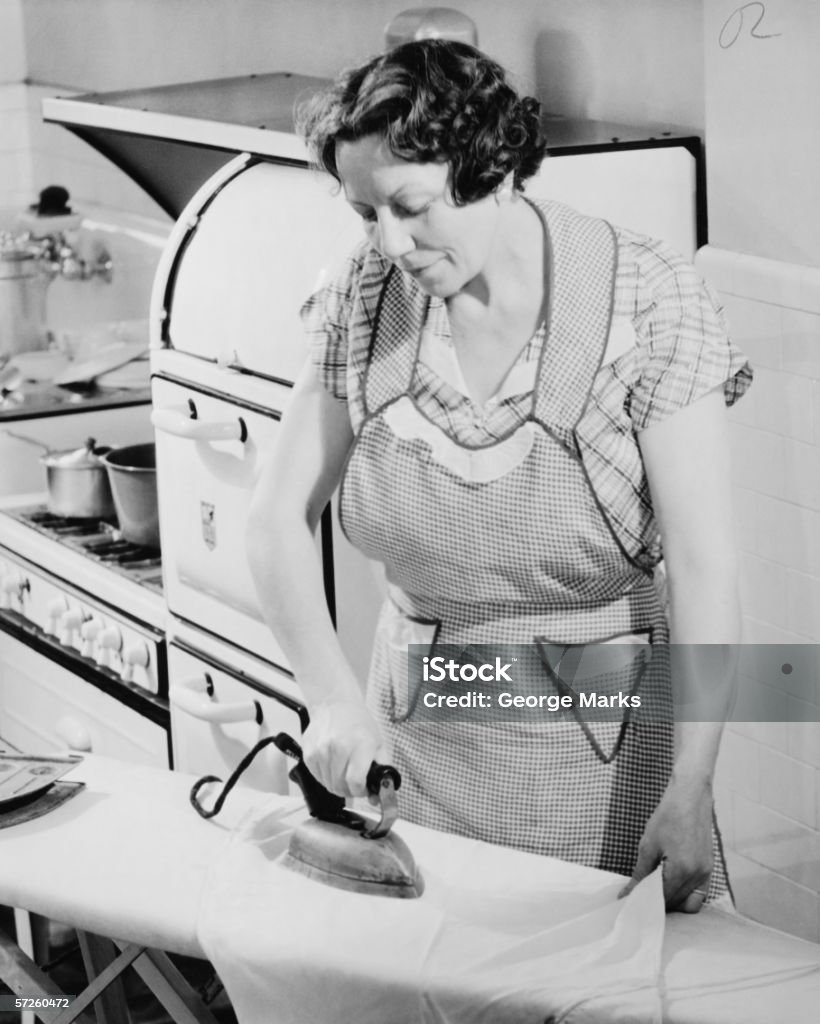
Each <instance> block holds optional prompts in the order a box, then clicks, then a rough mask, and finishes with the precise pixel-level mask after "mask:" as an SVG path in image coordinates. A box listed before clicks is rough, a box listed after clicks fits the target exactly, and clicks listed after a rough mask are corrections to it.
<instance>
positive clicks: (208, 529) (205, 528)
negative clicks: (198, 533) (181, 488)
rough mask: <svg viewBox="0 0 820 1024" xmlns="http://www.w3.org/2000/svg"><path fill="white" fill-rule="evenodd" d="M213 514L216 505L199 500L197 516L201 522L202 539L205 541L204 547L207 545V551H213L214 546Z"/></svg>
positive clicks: (214, 514) (214, 524) (214, 526)
mask: <svg viewBox="0 0 820 1024" xmlns="http://www.w3.org/2000/svg"><path fill="white" fill-rule="evenodd" d="M215 516H216V506H215V505H212V504H211V502H209V501H200V503H199V517H200V521H201V523H202V539H203V540H204V541H205V547H207V548H208V550H209V551H213V549H214V548H215V547H216V523H215V522H214V519H215Z"/></svg>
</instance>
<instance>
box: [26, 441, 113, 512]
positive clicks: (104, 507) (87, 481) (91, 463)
mask: <svg viewBox="0 0 820 1024" xmlns="http://www.w3.org/2000/svg"><path fill="white" fill-rule="evenodd" d="M109 450H110V449H109V448H108V447H107V446H101V447H98V446H97V443H96V441H95V440H94V438H93V437H89V439H88V440H87V441H86V443H85V445H84V446H83V447H82V448H75V449H71V450H68V451H47V452H46V454H45V455H42V456H41V457H40V461H41V462H42V464H43V465H44V466H45V467H46V475H47V482H48V510H49V512H51V513H53V514H54V515H57V516H68V517H70V518H78V519H109V520H112V521H113V519H114V517H115V515H116V509H115V507H114V499H113V496H112V494H111V486H110V484H109V482H108V473H107V471H106V468H105V463H104V462H103V456H104V455H105V454H106V453H107V452H108V451H109Z"/></svg>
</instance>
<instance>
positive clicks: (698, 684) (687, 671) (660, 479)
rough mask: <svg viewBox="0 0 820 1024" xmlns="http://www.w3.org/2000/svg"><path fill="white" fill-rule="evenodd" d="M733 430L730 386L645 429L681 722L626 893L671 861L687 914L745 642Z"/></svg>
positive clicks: (671, 903) (705, 854)
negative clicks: (663, 787) (736, 666)
mask: <svg viewBox="0 0 820 1024" xmlns="http://www.w3.org/2000/svg"><path fill="white" fill-rule="evenodd" d="M728 434H729V430H728V423H727V419H726V410H725V405H724V398H723V388H722V387H719V388H716V389H714V390H712V391H710V392H709V393H708V394H707V395H705V396H704V397H703V398H700V399H699V400H697V401H695V402H693V403H692V404H691V405H689V406H686V407H685V408H683V409H680V410H679V411H678V412H676V413H675V414H674V415H673V416H669V417H668V418H666V419H664V420H662V421H660V422H658V423H654V424H652V425H650V426H648V427H647V428H646V429H644V430H642V431H641V432H640V433H639V434H638V443H639V446H640V450H641V455H642V457H643V461H644V466H645V469H646V476H647V480H648V482H649V489H650V493H651V495H652V503H653V507H654V509H655V514H656V517H657V520H658V525H659V528H660V532H661V539H662V542H663V551H664V562H665V568H666V575H667V585H668V593H669V610H670V627H671V636H670V639H671V643H672V648H671V661H672V666H671V667H672V685H673V690H674V696H675V703H676V705H677V706H678V707H679V712H680V713H679V714H678V715H676V717H677V718H679V719H681V720H679V721H676V724H675V760H674V767H673V770H672V776H671V779H670V781H669V784H668V785H667V788H666V791H665V792H664V794H663V797H662V798H661V801H660V803H659V804H658V806H657V808H656V809H655V812H654V813H653V815H652V817H651V818H650V819H649V822H648V823H647V826H646V829H645V830H644V834H643V838H642V840H641V844H640V848H639V853H638V861H637V864H636V866H635V870H634V872H633V877H632V879H631V881H630V883H629V885H628V886H627V887H626V890H625V892H628V891H629V890H630V889H631V888H632V887H634V885H636V884H637V882H638V881H640V879H641V878H643V877H644V876H646V875H647V874H649V873H650V872H651V871H652V870H653V869H654V868H655V867H657V865H658V863H660V862H661V861H663V875H664V895H665V898H666V905H667V908H668V909H676V910H683V911H687V912H697V911H698V910H699V909H700V907H701V905H702V903H703V897H702V896H699V895H698V894H697V893H693V890H695V889H697V890H699V891H700V892H701V893H705V891H706V889H707V888H708V882H709V875H710V873H711V870H712V781H713V776H714V770H715V763H716V760H717V755H718V749H719V745H720V737H721V733H722V730H723V724H724V721H725V719H726V715H727V714H728V710H729V706H730V702H731V698H732V686H733V682H734V664H735V659H736V653H737V644H738V643H739V641H740V606H739V601H738V593H737V561H736V554H735V545H734V536H733V528H732V508H731V477H730V466H729V461H730V460H729V436H728ZM681 705H689V708H688V712H687V711H686V710H685V709H684V708H682V707H681ZM706 709H708V710H706ZM704 714H707V715H708V717H709V718H710V720H709V721H706V720H701V719H703V717H704ZM686 719H689V720H686Z"/></svg>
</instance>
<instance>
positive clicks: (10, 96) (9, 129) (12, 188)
mask: <svg viewBox="0 0 820 1024" xmlns="http://www.w3.org/2000/svg"><path fill="white" fill-rule="evenodd" d="M26 91H27V90H26V87H25V85H23V84H21V83H6V84H0V209H3V208H11V209H16V208H19V207H20V206H21V205H23V204H24V203H26V202H31V198H30V196H31V190H32V169H31V144H30V131H29V128H30V126H29V111H28V102H27V96H26Z"/></svg>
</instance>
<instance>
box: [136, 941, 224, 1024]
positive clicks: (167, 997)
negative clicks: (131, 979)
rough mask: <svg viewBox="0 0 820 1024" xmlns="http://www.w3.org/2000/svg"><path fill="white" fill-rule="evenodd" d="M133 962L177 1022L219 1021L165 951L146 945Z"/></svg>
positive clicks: (214, 1023)
mask: <svg viewBox="0 0 820 1024" xmlns="http://www.w3.org/2000/svg"><path fill="white" fill-rule="evenodd" d="M133 966H134V970H135V971H136V972H137V974H139V976H140V977H141V978H142V980H143V981H144V982H145V984H146V985H147V986H148V987H149V988H150V989H151V991H152V992H153V993H154V995H155V996H156V997H157V999H158V1000H159V1001H160V1003H161V1004H162V1006H163V1007H164V1008H165V1009H166V1010H167V1011H168V1013H169V1014H170V1015H171V1019H172V1020H174V1021H176V1024H218V1021H217V1019H216V1017H214V1015H213V1014H212V1013H211V1011H210V1010H209V1009H208V1007H207V1006H206V1005H205V1003H204V1002H203V1001H202V1000H201V999H200V997H199V996H198V995H197V993H196V992H195V991H194V990H193V989H192V988H191V986H190V985H189V984H188V982H187V981H186V980H185V978H184V977H183V976H182V974H180V972H179V971H178V970H177V969H176V967H174V965H173V964H172V963H171V961H170V960H169V959H168V957H167V956H166V955H165V954H164V953H163V952H161V951H160V950H158V949H146V950H145V954H144V955H143V956H141V957H140V958H139V960H137V961H135V963H134V965H133Z"/></svg>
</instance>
